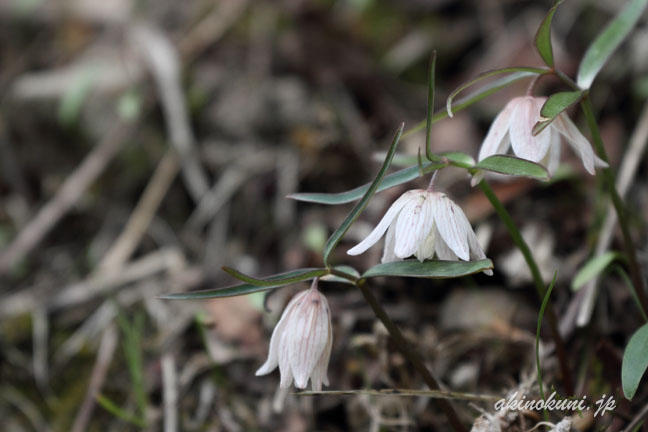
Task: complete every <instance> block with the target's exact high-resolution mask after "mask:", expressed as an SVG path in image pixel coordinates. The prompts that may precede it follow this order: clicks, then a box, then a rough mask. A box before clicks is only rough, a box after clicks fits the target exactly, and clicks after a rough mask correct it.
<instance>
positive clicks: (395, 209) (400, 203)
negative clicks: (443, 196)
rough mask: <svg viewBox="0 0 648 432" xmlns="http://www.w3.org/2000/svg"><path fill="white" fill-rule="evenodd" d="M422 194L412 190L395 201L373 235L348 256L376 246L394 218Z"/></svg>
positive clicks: (351, 250)
mask: <svg viewBox="0 0 648 432" xmlns="http://www.w3.org/2000/svg"><path fill="white" fill-rule="evenodd" d="M420 193H421V191H420V190H411V191H407V192H405V193H404V194H403V195H401V196H400V197H399V198H398V199H397V200H396V201H394V204H392V205H391V207H389V210H387V213H385V216H383V218H382V219H381V220H380V222H378V225H376V227H375V228H374V229H373V231H371V233H370V234H369V235H368V236H367V237H366V238H365V239H364V240H362V241H361V242H360V243H358V244H357V245H355V246H354V247H352V248H351V249H349V250H348V251H347V254H349V255H360V254H361V253H363V252H364V251H366V250H367V249H369V248H370V247H371V246H373V245H375V244H376V243H378V240H380V237H382V235H383V234H384V233H385V231H386V230H387V227H389V225H390V224H391V223H392V221H393V220H394V218H396V216H398V213H400V211H401V210H402V209H403V207H404V206H405V205H406V204H407V203H408V202H409V201H410V200H412V199H413V198H415V197H416V196H417V195H419V194H420Z"/></svg>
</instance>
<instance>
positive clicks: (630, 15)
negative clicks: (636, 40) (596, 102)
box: [576, 0, 648, 89]
mask: <svg viewBox="0 0 648 432" xmlns="http://www.w3.org/2000/svg"><path fill="white" fill-rule="evenodd" d="M647 5H648V0H630V1H629V2H628V3H627V4H626V6H625V7H624V8H623V9H621V11H620V12H619V13H618V15H617V16H616V17H614V19H613V20H612V21H611V22H610V23H609V24H608V25H607V26H606V27H605V28H604V29H603V31H602V32H601V33H599V35H598V36H597V38H596V39H595V40H594V42H593V43H592V44H591V45H590V46H589V48H588V49H587V51H586V52H585V56H584V57H583V60H582V61H581V64H580V66H579V67H578V75H577V77H576V83H577V84H578V86H579V87H580V88H582V89H588V88H590V86H591V85H592V82H593V81H594V79H595V78H596V75H597V74H598V73H599V71H600V70H601V69H602V68H603V66H604V65H605V63H606V62H607V61H608V59H609V58H610V57H611V56H612V54H614V51H616V49H617V48H618V47H619V45H620V44H621V42H623V40H624V39H625V38H626V36H628V34H629V33H630V31H631V30H632V28H633V27H634V26H635V24H636V23H637V21H639V18H640V17H641V15H642V13H643V11H644V9H645V8H646V6H647Z"/></svg>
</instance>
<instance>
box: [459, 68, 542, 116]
mask: <svg viewBox="0 0 648 432" xmlns="http://www.w3.org/2000/svg"><path fill="white" fill-rule="evenodd" d="M514 72H521V73H526V75H524V76H523V78H524V77H527V76H535V75H543V74H546V73H547V72H549V69H540V68H534V67H525V66H516V67H508V68H503V69H495V70H492V71H488V72H484V73H482V74H480V75H478V76H477V77H476V78H473V79H471V80H469V81H466V82H465V83H463V84H461V85H460V86H459V87H457V88H456V89H454V90H453V91H452V93H450V96H448V100H447V101H446V110H447V111H448V116H450V117H452V116H453V112H454V111H453V110H452V101H453V100H454V98H455V97H456V96H457V95H458V94H459V93H461V92H462V91H463V90H465V89H466V88H468V87H470V86H472V85H473V84H475V83H478V82H479V81H482V80H484V79H486V78H489V77H492V76H495V75H501V74H510V73H514ZM516 81H517V80H516ZM511 82H512V81H511ZM508 84H510V82H509V83H508ZM500 88H501V87H500Z"/></svg>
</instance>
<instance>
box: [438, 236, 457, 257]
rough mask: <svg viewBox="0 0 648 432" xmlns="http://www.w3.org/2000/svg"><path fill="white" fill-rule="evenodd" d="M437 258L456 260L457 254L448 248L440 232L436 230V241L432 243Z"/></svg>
mask: <svg viewBox="0 0 648 432" xmlns="http://www.w3.org/2000/svg"><path fill="white" fill-rule="evenodd" d="M434 249H435V251H436V254H437V258H438V259H440V260H444V261H457V260H458V259H459V258H457V255H456V254H455V253H454V252H452V250H450V248H449V247H448V245H447V244H446V242H445V241H443V239H442V238H441V234H439V232H438V231H437V241H436V244H435V245H434Z"/></svg>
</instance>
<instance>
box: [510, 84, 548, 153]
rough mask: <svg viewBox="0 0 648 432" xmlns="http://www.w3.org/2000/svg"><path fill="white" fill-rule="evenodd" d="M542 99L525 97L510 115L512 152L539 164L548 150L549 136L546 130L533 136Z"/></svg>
mask: <svg viewBox="0 0 648 432" xmlns="http://www.w3.org/2000/svg"><path fill="white" fill-rule="evenodd" d="M542 101H543V98H534V97H532V96H525V97H523V98H522V100H521V101H519V102H518V104H517V106H516V109H515V110H514V111H513V114H512V115H511V127H510V136H511V146H512V147H513V152H514V153H515V154H516V155H517V156H519V157H521V158H523V159H527V160H530V161H532V162H540V161H541V160H542V158H544V156H545V155H546V154H547V151H548V150H549V144H550V143H551V134H550V133H549V131H548V130H547V129H545V130H543V131H542V132H540V133H539V134H538V135H537V136H533V134H532V130H533V126H534V125H535V123H536V122H537V121H538V119H539V118H540V108H541V107H542Z"/></svg>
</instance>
